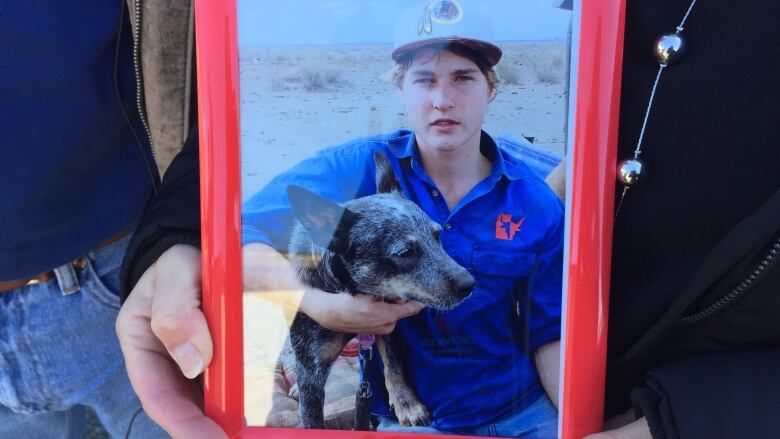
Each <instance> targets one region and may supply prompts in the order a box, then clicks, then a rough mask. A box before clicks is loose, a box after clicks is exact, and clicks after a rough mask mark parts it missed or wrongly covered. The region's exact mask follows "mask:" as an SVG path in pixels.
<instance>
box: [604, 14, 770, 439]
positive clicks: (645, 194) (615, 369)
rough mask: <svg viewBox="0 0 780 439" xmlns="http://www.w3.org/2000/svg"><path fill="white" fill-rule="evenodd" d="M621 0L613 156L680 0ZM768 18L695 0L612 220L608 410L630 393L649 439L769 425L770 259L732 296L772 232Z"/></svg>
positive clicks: (630, 146) (751, 431)
mask: <svg viewBox="0 0 780 439" xmlns="http://www.w3.org/2000/svg"><path fill="white" fill-rule="evenodd" d="M627 3H628V4H627V16H626V34H625V51H624V65H623V85H622V96H621V115H620V129H619V146H618V149H619V157H618V159H619V160H620V159H621V158H628V157H630V156H631V155H632V153H633V150H634V147H635V145H636V141H637V138H638V135H639V132H640V127H641V122H642V119H643V117H644V112H645V109H646V106H647V102H648V98H649V95H650V90H651V87H652V83H653V80H654V79H655V75H656V72H657V69H658V64H657V63H656V62H655V61H654V59H653V56H652V45H653V41H654V39H655V38H656V37H657V36H658V35H661V34H662V33H667V32H673V31H674V28H675V27H676V26H677V25H678V24H679V22H680V20H681V19H682V17H683V15H684V14H685V11H686V10H687V8H688V6H689V4H690V3H689V2H686V1H683V2H681V1H678V0H629V1H628V2H627ZM754 3H761V6H760V7H759V6H757V5H755V4H754ZM778 14H780V6H779V5H778V4H777V3H776V2H766V1H765V2H751V3H750V4H749V3H747V2H730V1H728V0H708V1H701V2H697V4H696V5H695V7H694V9H693V11H692V12H691V14H690V16H689V18H688V21H687V22H686V25H685V29H684V31H683V35H684V36H685V38H686V39H687V41H688V53H687V55H686V56H685V57H684V58H683V59H682V61H681V62H680V63H678V64H676V65H671V66H670V67H667V68H666V69H665V71H664V73H663V75H662V77H661V81H660V84H659V87H658V89H657V93H656V98H655V104H654V106H653V109H652V112H651V115H650V118H649V121H648V126H647V131H646V133H645V141H644V144H643V148H642V150H643V154H642V158H643V159H645V162H646V163H647V165H648V168H649V171H650V172H649V176H648V178H647V180H646V181H645V182H644V183H643V184H642V185H641V186H639V187H637V188H633V189H631V190H630V191H629V192H628V194H627V195H626V199H625V202H624V204H623V206H622V208H621V211H620V213H619V215H618V217H617V220H616V224H615V230H614V244H613V264H612V285H611V294H610V301H611V303H610V322H609V342H608V345H609V347H608V375H607V387H608V388H607V401H606V402H607V415H608V416H609V415H614V414H617V413H620V412H622V411H624V410H626V409H628V408H629V407H630V402H631V396H633V402H634V407H635V409H636V411H637V412H638V413H639V414H643V415H645V416H646V417H647V418H648V421H649V422H650V427H651V430H652V433H653V436H654V437H669V438H675V437H681V438H688V437H708V438H717V437H774V436H778V435H780V428H778V427H776V420H775V419H774V416H775V415H774V414H776V413H780V374H779V373H778V372H777V366H778V365H780V318H778V317H780V270H778V269H777V268H776V267H777V265H773V267H775V268H774V269H769V270H768V271H767V273H763V271H762V273H761V276H758V277H757V279H758V280H757V281H756V282H754V283H755V285H754V286H753V287H752V288H748V289H747V292H746V293H745V294H744V295H740V294H733V293H732V291H733V290H734V288H735V287H737V286H738V285H739V284H740V282H742V281H743V280H745V279H748V278H749V276H750V274H751V273H752V272H753V270H755V269H756V267H757V265H758V263H759V262H760V261H761V260H762V259H764V258H765V257H766V256H767V255H768V253H769V250H770V247H771V246H772V245H774V244H775V243H777V242H778V241H777V239H778V237H780V235H779V233H780V192H778V190H779V189H780V142H779V141H778V139H780V124H779V123H778V121H779V120H780V111H778V102H780V93H778V83H777V79H778V77H780V65H778V58H777V55H776V50H777V48H780V28H779V27H778V26H777V23H776V17H778V16H780V15H778ZM618 196H619V192H618ZM777 259H778V258H775V259H774V261H775V262H776V261H777ZM768 268H771V267H768ZM730 293H731V294H732V297H738V298H737V299H735V300H730V299H724V297H726V296H728V295H729V294H730ZM718 301H720V302H721V304H724V306H722V307H721V306H718V305H714V304H715V303H717V302H718ZM714 311H717V312H714ZM697 313H698V314H697ZM689 316H690V317H689ZM701 316H703V317H704V318H702V319H701V320H699V321H697V322H696V323H693V324H683V323H682V322H681V321H680V320H681V319H683V320H686V321H689V320H695V319H696V318H698V317H701Z"/></svg>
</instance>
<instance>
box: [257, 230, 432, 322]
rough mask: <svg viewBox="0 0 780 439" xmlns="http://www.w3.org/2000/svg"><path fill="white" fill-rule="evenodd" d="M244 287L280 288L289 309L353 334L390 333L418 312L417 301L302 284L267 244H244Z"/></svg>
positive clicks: (263, 290) (278, 298)
mask: <svg viewBox="0 0 780 439" xmlns="http://www.w3.org/2000/svg"><path fill="white" fill-rule="evenodd" d="M242 252H243V261H244V290H246V291H258V292H270V291H282V292H284V293H283V294H280V295H276V296H275V299H276V300H280V301H281V305H283V306H285V307H286V308H287V309H289V310H290V311H291V312H293V313H294V312H297V311H301V312H303V313H304V314H306V315H308V316H309V317H311V318H312V319H314V321H316V322H317V323H319V324H320V325H322V326H323V327H325V328H328V329H330V330H332V331H336V332H345V333H353V334H389V333H391V332H393V328H395V322H396V321H398V320H399V319H402V318H405V317H409V316H412V315H415V314H417V313H418V312H420V311H421V310H422V309H423V308H425V305H423V304H421V303H418V302H406V303H385V302H381V301H377V300H375V299H373V298H371V297H369V296H366V295H363V294H359V295H356V296H352V295H350V294H347V293H342V294H333V293H326V292H324V291H321V290H317V289H313V288H309V287H306V286H304V285H303V284H302V283H301V282H300V281H299V280H298V279H297V278H296V276H295V272H294V270H293V268H292V266H291V265H290V262H289V261H288V260H287V259H285V258H284V256H282V255H280V254H279V252H277V251H276V250H274V249H273V248H271V247H270V246H268V245H265V244H259V243H253V244H247V245H245V246H244V248H243V250H242Z"/></svg>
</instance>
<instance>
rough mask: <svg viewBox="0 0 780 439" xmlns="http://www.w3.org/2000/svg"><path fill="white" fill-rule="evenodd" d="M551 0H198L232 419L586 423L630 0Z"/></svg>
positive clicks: (584, 426)
mask: <svg viewBox="0 0 780 439" xmlns="http://www.w3.org/2000/svg"><path fill="white" fill-rule="evenodd" d="M551 3H554V2H550V1H549V0H538V1H537V0H486V1H475V0H426V1H418V0H396V1H382V2H379V1H376V2H374V1H369V2H366V1H356V0H355V1H324V0H298V1H286V2H272V1H263V0H237V1H235V0H228V1H225V2H205V1H197V2H196V44H197V62H198V65H197V81H198V99H199V116H200V122H199V123H200V148H201V151H200V159H201V191H202V225H203V273H204V274H203V292H204V297H203V307H204V311H205V312H206V316H207V319H208V322H209V326H210V329H211V332H212V337H213V339H214V345H215V346H214V348H215V350H214V360H213V362H212V364H211V365H210V366H209V368H208V369H207V370H206V372H205V374H204V393H205V394H204V401H205V410H206V413H207V415H209V416H211V417H212V418H214V419H215V420H217V422H218V423H219V424H220V425H221V426H222V427H223V428H224V429H225V430H226V432H228V434H229V435H230V436H231V437H290V438H293V437H301V438H303V437H311V436H310V434H311V432H310V431H308V430H305V429H317V430H319V431H318V432H317V435H318V437H345V435H347V437H349V436H354V437H368V436H372V437H374V436H376V437H381V436H385V435H389V434H392V433H416V434H418V435H421V436H422V437H425V435H432V434H441V433H444V434H450V435H457V436H487V435H494V436H495V435H497V436H500V437H515V436H521V435H536V437H554V436H559V437H572V438H574V437H581V436H582V435H584V434H587V433H590V432H596V431H599V430H600V429H601V422H602V416H603V409H602V405H603V403H602V400H603V384H604V364H605V353H606V335H607V334H606V317H607V309H608V308H607V306H608V285H609V282H608V277H609V258H610V248H611V225H612V214H613V213H612V205H613V204H612V203H613V199H614V172H615V166H614V163H615V139H616V134H617V130H616V128H617V104H618V99H619V96H618V93H619V79H620V62H621V55H622V14H623V6H622V2H621V1H617V0H609V1H608V0H602V1H594V2H588V4H581V3H580V2H578V1H575V2H573V5H567V3H571V2H565V1H564V2H561V3H562V4H561V5H553V4H551ZM551 173H552V174H551ZM564 175H565V178H564ZM546 178H547V179H548V181H547V182H546V181H545V179H546ZM564 182H565V193H564V191H563V189H562V187H563V185H564ZM548 183H550V185H551V186H552V187H553V188H555V187H556V186H557V187H560V188H561V189H559V190H558V191H557V192H554V191H553V190H552V189H551V188H550V186H548ZM345 430H359V431H354V432H348V431H345Z"/></svg>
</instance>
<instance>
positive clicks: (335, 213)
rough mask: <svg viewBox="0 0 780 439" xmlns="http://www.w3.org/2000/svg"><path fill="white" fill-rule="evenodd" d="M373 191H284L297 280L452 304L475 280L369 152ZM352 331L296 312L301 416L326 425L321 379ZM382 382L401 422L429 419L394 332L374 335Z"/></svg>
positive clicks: (293, 331)
mask: <svg viewBox="0 0 780 439" xmlns="http://www.w3.org/2000/svg"><path fill="white" fill-rule="evenodd" d="M374 161H375V163H376V169H377V171H376V185H377V192H378V193H377V194H376V195H371V196H367V197H363V198H358V199H355V200H351V201H347V202H345V203H343V204H341V205H339V204H336V203H334V202H331V201H329V200H327V199H324V198H322V197H320V196H318V195H316V194H314V193H312V192H310V191H308V190H306V189H303V188H301V187H299V186H294V185H291V186H290V187H288V189H287V194H288V197H289V199H290V205H291V206H292V210H293V213H294V215H295V218H296V219H297V220H298V222H297V223H296V224H295V225H294V227H293V231H292V235H291V238H290V245H289V254H288V258H289V260H290V262H291V263H292V265H293V267H294V269H295V270H296V272H297V275H298V278H299V279H300V280H301V281H302V282H303V283H304V284H305V285H308V286H310V287H313V288H318V289H320V290H323V291H326V292H329V293H349V294H367V295H369V296H373V297H375V298H377V300H383V301H386V302H395V301H418V302H420V303H423V304H425V305H427V306H430V307H433V308H437V309H451V308H453V307H455V306H456V305H458V304H459V303H461V302H462V301H463V300H464V299H465V298H466V297H468V295H469V294H471V291H472V290H473V289H474V278H473V277H472V276H471V275H470V274H469V272H468V271H466V269H465V268H463V267H461V266H460V265H458V264H457V263H456V262H455V261H454V260H453V259H452V258H451V257H449V256H448V255H447V254H446V253H445V252H444V248H443V247H442V244H441V241H440V240H439V233H440V232H441V226H440V225H439V224H437V223H435V222H434V221H432V220H431V219H430V218H428V216H427V215H426V214H425V213H424V212H423V211H422V209H420V208H419V207H418V206H417V205H416V204H414V203H413V202H411V201H409V200H408V199H406V198H405V197H404V196H403V195H402V194H401V188H400V185H399V184H398V181H397V180H396V178H395V174H394V173H393V169H392V167H391V165H390V162H389V161H388V160H387V158H386V157H385V156H384V155H383V154H382V153H379V152H376V153H374ZM354 336H355V334H344V333H339V332H334V331H331V330H329V329H326V328H323V327H322V326H320V325H319V324H318V323H317V322H315V321H314V320H313V319H311V318H310V317H308V316H307V315H305V314H303V313H300V312H299V313H298V314H297V315H296V316H295V319H294V320H293V323H292V327H291V328H290V341H291V343H292V347H293V351H294V352H295V357H296V360H297V364H296V375H297V378H298V392H299V395H300V398H299V399H300V414H301V422H302V423H303V426H304V427H306V428H325V421H324V415H323V405H324V398H325V381H326V380H327V378H328V373H329V371H330V368H331V365H332V364H333V362H334V361H335V360H336V358H337V357H338V355H339V352H340V351H341V349H342V348H343V347H344V346H345V345H346V343H347V342H348V341H349V340H350V339H352V338H353V337H354ZM377 348H378V350H379V353H380V355H381V356H382V360H383V362H384V366H385V384H386V387H387V391H388V393H389V396H390V401H389V402H390V405H391V407H393V410H394V411H395V414H396V416H397V417H398V419H399V421H400V422H401V423H402V424H404V425H427V424H429V423H430V415H429V414H428V410H427V409H426V408H425V406H423V404H421V403H420V401H419V399H418V398H417V395H416V394H415V392H414V391H413V390H412V389H411V388H410V387H409V386H408V385H407V384H406V382H405V380H404V373H403V370H401V366H400V362H399V361H398V357H397V355H396V354H394V350H393V344H392V343H391V337H378V338H377Z"/></svg>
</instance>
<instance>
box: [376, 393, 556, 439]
mask: <svg viewBox="0 0 780 439" xmlns="http://www.w3.org/2000/svg"><path fill="white" fill-rule="evenodd" d="M377 431H379V432H384V433H390V432H393V433H425V434H463V435H469V436H487V437H522V438H524V439H553V438H556V437H558V410H557V409H556V408H555V406H553V405H552V403H551V402H550V400H549V399H548V398H547V396H546V395H543V396H542V397H541V398H539V399H537V400H536V402H534V403H533V404H531V405H530V406H528V407H527V408H526V409H525V410H521V411H520V412H519V413H513V414H511V415H509V416H506V417H504V418H502V419H499V420H498V421H496V422H495V423H492V424H488V425H485V426H481V427H477V428H474V429H470V430H468V431H444V430H437V429H435V428H433V427H404V426H402V425H401V424H399V423H398V421H397V420H396V419H395V418H388V417H380V423H379V426H378V427H377Z"/></svg>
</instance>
